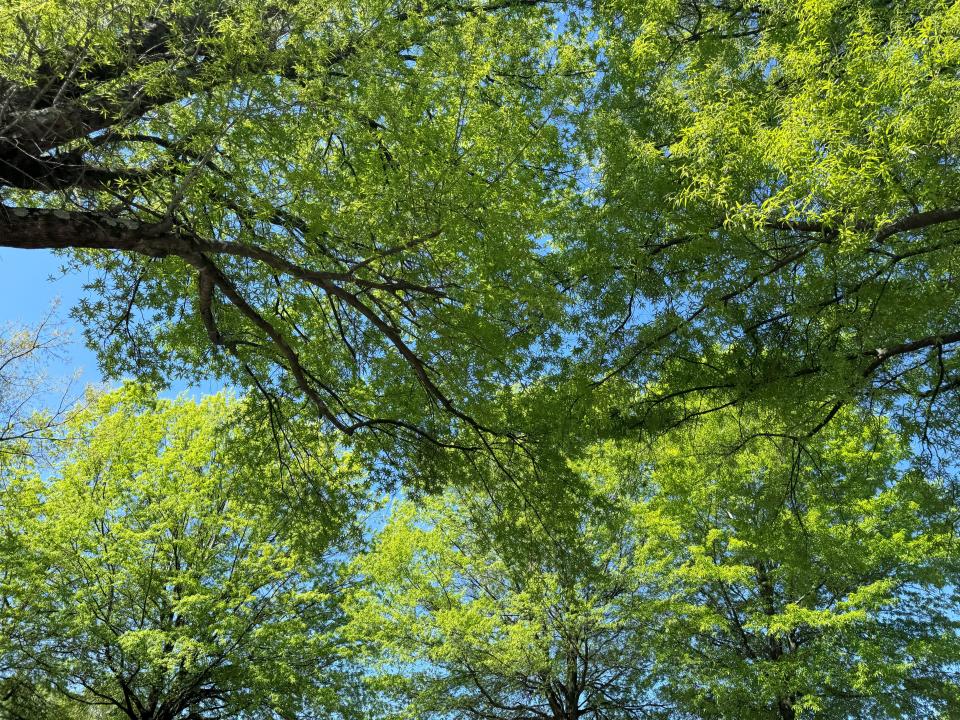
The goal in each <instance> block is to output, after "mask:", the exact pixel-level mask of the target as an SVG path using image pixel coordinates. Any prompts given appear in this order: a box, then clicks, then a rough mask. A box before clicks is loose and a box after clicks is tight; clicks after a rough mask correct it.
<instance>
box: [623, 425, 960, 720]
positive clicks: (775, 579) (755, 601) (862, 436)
mask: <svg viewBox="0 0 960 720" xmlns="http://www.w3.org/2000/svg"><path fill="white" fill-rule="evenodd" d="M771 420H772V418H770V417H765V416H763V415H754V416H750V417H745V416H741V417H739V418H734V417H732V416H730V415H729V414H721V415H716V416H711V419H710V420H709V421H706V422H701V423H700V424H698V425H696V426H695V427H693V426H692V427H690V428H689V429H688V430H686V431H684V432H680V433H674V434H672V435H671V436H669V437H668V438H666V439H665V440H664V441H662V442H661V443H659V444H658V445H657V446H656V447H655V448H653V452H652V453H647V454H645V462H646V463H647V468H648V469H647V471H646V472H645V473H644V474H645V475H646V476H647V478H648V482H649V483H650V485H649V488H648V490H647V494H646V497H645V498H643V499H642V500H641V501H640V502H638V503H637V504H636V506H635V508H636V511H637V513H638V520H637V521H636V522H637V524H638V526H640V527H644V528H645V529H646V537H647V538H649V540H648V545H647V548H646V550H645V552H647V553H649V554H651V555H652V556H655V557H660V558H663V559H664V561H665V562H668V563H669V565H670V569H669V571H668V572H665V573H664V574H663V576H662V582H663V583H664V586H663V590H664V591H669V592H671V593H672V600H671V603H670V617H669V619H668V620H667V621H666V622H665V623H664V625H663V627H662V637H661V642H659V643H658V649H657V657H658V663H659V672H660V677H661V678H662V681H663V683H664V693H665V696H666V697H669V698H670V699H671V700H672V701H673V702H675V703H676V704H677V705H678V706H679V708H680V709H684V710H688V711H690V712H692V713H693V714H694V715H695V716H697V717H702V718H742V719H744V720H747V719H750V718H783V719H787V718H824V719H828V718H837V719H841V718H853V717H856V718H860V717H869V718H878V719H879V718H904V717H940V716H943V717H952V716H953V714H954V713H956V712H957V711H958V710H960V668H958V666H957V662H956V660H957V658H958V657H960V619H958V616H957V612H956V608H957V600H958V598H957V597H956V587H955V585H956V582H957V579H958V575H957V571H958V565H957V558H958V547H957V540H956V531H955V528H956V523H957V521H958V514H957V507H956V503H955V499H954V497H953V495H952V492H954V491H955V489H954V490H952V489H951V488H950V487H948V486H945V485H943V484H941V483H939V482H933V481H929V480H927V479H925V478H924V477H923V476H922V475H921V474H920V473H918V472H916V471H914V470H912V469H910V467H909V464H908V462H907V460H908V455H907V451H906V448H905V446H904V444H903V443H902V441H901V440H900V439H899V438H898V437H897V436H895V435H894V434H892V433H891V432H890V430H889V428H888V427H887V425H886V424H885V423H884V422H882V421H880V420H879V419H876V418H867V419H861V418H859V417H857V415H856V414H854V413H852V412H843V413H840V414H839V415H838V417H837V418H836V419H835V421H834V423H833V424H831V425H830V426H829V430H828V431H825V432H824V433H823V434H822V435H821V436H820V437H819V438H818V440H817V441H816V442H810V443H808V444H807V445H805V446H804V447H803V448H802V449H798V447H797V446H796V445H794V444H793V443H790V442H788V441H786V440H784V439H782V438H776V437H770V436H764V435H763V434H760V435H758V436H754V437H753V439H750V440H746V441H744V440H743V439H742V438H743V434H742V432H743V428H744V426H745V425H746V426H747V427H750V428H753V429H760V428H765V427H769V426H770V422H771ZM607 450H608V451H610V452H608V453H607V457H608V459H607V462H608V463H610V462H611V460H610V458H611V457H614V456H615V455H616V452H615V451H613V449H612V448H608V449H607ZM620 452H621V454H622V457H623V460H620V461H613V465H614V466H616V465H618V464H619V466H620V467H621V469H622V470H621V471H623V470H624V469H625V470H626V472H628V473H629V472H636V465H635V463H636V450H635V449H634V450H631V451H630V452H629V453H627V452H626V451H624V450H621V451H620ZM938 713H941V715H938Z"/></svg>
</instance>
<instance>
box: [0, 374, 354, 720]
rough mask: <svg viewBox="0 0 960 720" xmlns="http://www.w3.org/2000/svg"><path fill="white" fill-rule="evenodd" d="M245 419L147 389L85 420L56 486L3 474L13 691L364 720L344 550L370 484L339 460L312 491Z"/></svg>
mask: <svg viewBox="0 0 960 720" xmlns="http://www.w3.org/2000/svg"><path fill="white" fill-rule="evenodd" d="M233 413H235V408H233V407H232V404H231V403H229V402H227V401H226V400H225V399H224V398H223V397H222V396H213V397H210V398H208V399H206V400H204V401H203V402H202V403H199V404H196V403H193V402H189V401H177V402H171V401H157V400H156V399H155V398H154V397H153V396H152V394H148V393H147V392H146V391H145V390H144V389H142V388H139V387H135V386H131V387H127V388H124V389H121V390H119V391H116V392H113V393H109V394H106V395H101V396H97V397H93V398H91V399H90V404H89V406H88V408H87V409H86V410H84V411H81V412H77V413H75V414H74V415H73V416H72V417H71V419H70V421H69V425H68V427H69V434H68V436H67V438H66V440H65V441H62V442H61V444H60V445H59V448H60V449H59V452H58V453H57V455H56V457H55V459H54V465H53V469H52V471H51V472H50V475H49V477H44V475H47V473H41V472H40V471H39V469H38V468H37V467H36V466H35V464H34V463H31V462H30V461H29V460H23V461H19V462H15V463H12V464H9V465H5V466H4V468H3V480H2V482H0V507H2V508H3V514H2V519H0V533H2V536H0V537H2V544H0V553H2V566H3V571H2V574H0V598H2V599H3V602H2V607H0V635H2V636H3V641H2V642H3V645H2V646H0V658H2V662H0V670H2V671H3V672H4V674H8V675H9V676H10V677H12V678H13V682H14V683H16V682H18V681H19V682H21V683H30V684H31V685H32V686H34V687H37V688H40V689H44V688H46V689H47V694H48V695H52V696H53V698H54V699H55V700H56V701H58V702H60V703H63V702H64V701H71V703H68V704H73V705H79V706H80V707H82V706H89V707H91V708H94V709H97V708H99V709H100V711H101V712H105V713H106V715H105V717H111V718H113V717H122V718H129V720H174V719H184V718H189V719H190V720H203V719H205V718H209V717H234V718H241V717H242V718H277V717H283V718H285V717H294V716H296V717H314V716H316V715H318V714H319V715H322V716H324V717H335V716H337V713H338V712H340V711H345V712H349V710H348V708H349V704H348V703H347V702H346V700H347V697H348V696H349V690H348V689H347V688H348V686H347V685H346V684H345V678H346V677H347V671H346V670H345V669H344V667H343V664H342V663H341V662H340V656H339V653H338V651H337V640H336V639H335V636H334V635H333V633H332V630H333V629H334V628H335V627H336V625H337V623H338V617H339V614H340V613H339V610H338V605H337V601H338V593H339V592H340V586H341V584H342V583H343V582H345V577H344V576H342V574H341V573H339V572H338V571H337V568H336V563H335V561H334V551H335V550H337V549H340V550H342V549H343V548H345V547H346V545H345V544H344V541H345V540H348V539H349V533H348V531H349V529H350V525H351V524H352V521H353V520H352V513H351V508H352V507H353V506H354V504H355V503H356V500H355V499H353V496H354V495H355V493H356V489H355V488H354V487H353V485H354V484H355V482H356V478H355V472H356V470H355V469H353V468H351V466H350V463H349V460H348V459H346V458H344V459H340V460H337V459H335V458H334V457H333V455H329V456H328V458H327V461H326V465H325V468H324V473H325V475H326V478H327V482H326V483H325V487H324V491H325V492H324V494H323V495H321V494H320V493H319V492H315V493H308V494H307V493H304V491H303V489H302V488H296V487H293V486H291V485H290V479H289V478H285V477H284V474H283V473H282V472H281V471H280V468H279V467H277V465H276V462H275V461H274V462H273V463H272V464H271V463H270V461H269V459H270V457H271V455H270V453H269V451H268V452H264V451H263V450H262V449H259V450H258V449H257V447H256V442H241V441H240V440H239V439H238V438H237V437H236V436H235V435H233V434H232V433H229V432H224V430H225V428H227V427H228V425H227V424H226V423H227V422H228V420H229V417H230V415H231V414H233ZM228 442H229V443H230V444H231V447H230V448H229V450H226V449H225V448H226V447H227V443H228ZM265 458H266V460H264V459H265ZM285 480H286V482H284V481H285ZM254 484H256V486H257V492H256V493H254V492H252V491H251V490H250V488H251V486H253V485H254ZM14 689H15V688H14ZM15 697H16V695H15ZM17 709H18V708H14V710H17ZM20 709H22V708H20Z"/></svg>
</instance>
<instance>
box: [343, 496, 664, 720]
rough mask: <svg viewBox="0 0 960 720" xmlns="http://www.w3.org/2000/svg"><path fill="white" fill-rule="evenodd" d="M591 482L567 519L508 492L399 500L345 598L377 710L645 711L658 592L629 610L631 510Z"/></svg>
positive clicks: (571, 714)
mask: <svg viewBox="0 0 960 720" xmlns="http://www.w3.org/2000/svg"><path fill="white" fill-rule="evenodd" d="M594 490H595V493H594V496H593V497H590V498H581V512H580V514H579V517H577V518H576V522H574V523H563V522H562V521H558V519H557V518H556V517H546V518H545V517H542V516H538V515H536V514H535V513H534V512H532V511H531V510H530V509H529V508H525V507H524V504H523V503H522V501H521V500H520V498H519V497H517V496H516V495H515V496H514V498H513V502H512V503H511V502H508V503H507V504H501V502H499V501H491V500H490V499H489V498H488V497H487V496H483V495H476V494H471V493H469V492H466V491H463V492H457V491H454V490H450V491H448V492H446V493H444V494H442V495H437V496H434V497H430V498H428V499H426V500H425V501H424V502H423V503H422V504H419V505H417V504H414V503H412V502H409V501H401V502H398V503H396V504H395V505H394V507H393V508H392V512H391V515H390V517H389V520H388V522H387V524H386V526H385V528H384V529H383V530H382V531H381V532H380V533H379V534H378V535H377V537H376V540H375V542H374V545H373V547H372V548H371V549H370V551H369V552H367V553H365V554H363V555H361V556H360V557H359V558H358V560H357V561H356V565H355V567H356V569H357V571H358V572H359V573H360V574H361V576H362V578H363V579H364V580H365V581H366V582H365V584H364V585H363V586H362V587H361V588H360V589H358V590H357V591H355V592H354V593H353V594H352V595H351V597H350V600H349V606H350V608H351V615H352V622H351V629H352V632H353V633H354V634H355V636H356V638H357V639H358V640H359V641H360V642H361V646H362V647H363V648H364V650H365V653H364V655H363V657H364V660H365V661H366V662H367V663H369V664H370V672H371V673H373V678H372V681H371V684H372V685H373V687H374V688H375V689H377V690H378V691H379V696H380V698H381V700H382V703H381V705H380V707H379V711H378V716H382V717H396V718H411V719H413V718H478V719H479V718H490V719H502V720H516V719H519V718H557V719H558V720H559V719H564V720H565V719H567V718H584V719H587V718H591V719H592V718H598V719H599V718H611V719H616V718H635V717H643V716H644V712H645V711H646V710H647V709H649V708H648V703H649V702H650V698H648V697H647V694H648V691H649V690H650V688H651V675H650V665H651V662H652V656H651V652H650V648H651V646H650V643H649V637H650V635H651V633H652V632H653V631H654V630H655V625H654V624H652V623H651V622H650V617H651V616H652V614H653V612H654V608H655V605H654V604H653V603H651V604H650V605H649V606H646V605H640V606H638V607H636V608H635V609H634V605H635V604H636V603H637V602H638V601H639V599H640V598H641V596H642V593H643V586H642V582H643V580H642V573H639V572H636V570H637V569H636V568H631V567H630V560H631V556H632V552H633V548H634V544H635V543H636V541H637V540H636V537H635V535H634V531H633V528H632V527H631V524H630V517H629V514H628V513H626V512H624V509H623V507H620V506H618V505H617V504H616V502H615V501H614V499H613V498H612V497H611V496H610V493H611V492H612V490H613V489H612V488H610V487H605V488H594ZM500 499H501V500H502V499H504V498H503V496H502V495H501V496H500ZM628 609H630V610H628Z"/></svg>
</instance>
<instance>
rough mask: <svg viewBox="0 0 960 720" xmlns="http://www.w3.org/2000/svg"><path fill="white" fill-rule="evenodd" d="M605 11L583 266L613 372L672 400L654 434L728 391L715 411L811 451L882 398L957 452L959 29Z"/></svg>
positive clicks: (664, 403) (927, 15) (842, 10)
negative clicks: (788, 418)
mask: <svg viewBox="0 0 960 720" xmlns="http://www.w3.org/2000/svg"><path fill="white" fill-rule="evenodd" d="M593 10H594V13H593V15H592V17H590V18H589V20H586V21H585V22H592V27H594V28H597V29H598V30H597V32H598V33H599V34H600V37H599V39H598V41H597V46H598V50H597V52H598V53H600V55H599V59H598V62H600V64H601V66H602V72H601V73H600V75H599V76H598V77H597V92H596V102H595V103H594V104H593V105H591V107H590V108H589V110H588V112H585V113H584V114H583V115H582V116H581V121H580V123H579V126H580V128H581V130H582V135H581V138H582V140H583V142H584V148H583V150H582V151H583V152H584V153H585V154H586V156H587V157H590V158H592V159H595V162H596V176H597V182H596V183H595V184H594V185H593V187H592V188H590V189H591V190H592V191H593V192H591V193H590V194H589V195H588V196H587V203H586V204H585V207H584V213H583V218H582V219H581V221H580V223H579V224H578V226H577V230H576V231H574V232H571V233H569V234H568V237H569V238H570V241H571V244H570V245H569V247H571V248H572V249H573V251H574V252H575V253H578V254H579V255H580V257H581V261H582V265H581V269H582V272H583V273H585V275H586V276H587V277H588V278H590V279H591V281H592V282H593V285H592V287H593V293H594V294H592V295H589V296H587V300H588V303H587V305H588V306H587V307H585V312H586V313H587V317H588V319H589V320H590V321H603V322H601V323H600V325H599V326H595V327H596V331H597V332H601V331H603V332H609V333H610V334H609V336H608V338H607V340H603V341H596V339H595V338H594V339H593V340H592V346H593V347H592V350H593V351H594V352H595V357H596V358H597V359H598V362H599V367H597V368H595V372H596V373H597V374H598V375H600V376H607V375H609V374H611V373H617V372H620V373H624V374H625V375H626V376H628V377H632V378H634V379H636V380H638V381H640V382H641V383H646V382H648V381H657V382H659V383H661V387H664V388H669V394H668V393H667V392H663V393H651V394H649V395H648V396H646V398H645V399H644V401H643V402H642V403H640V404H639V405H638V406H637V407H636V408H635V409H634V410H633V415H634V416H635V418H634V420H635V422H636V423H638V424H645V423H647V422H651V423H652V424H653V425H656V426H660V425H662V424H663V423H664V422H668V423H670V424H672V423H675V422H678V421H680V420H682V419H683V418H685V417H687V416H689V415H691V414H692V413H695V412H699V411H702V410H705V409H706V408H704V407H702V406H698V403H697V401H695V402H693V403H688V402H687V401H688V400H689V399H690V398H691V396H696V395H699V394H701V393H703V391H705V390H706V391H716V390H718V389H719V390H722V391H723V393H715V394H714V396H713V399H712V401H714V402H715V403H716V405H723V404H725V403H727V402H730V401H732V400H736V401H745V400H748V399H757V398H762V397H772V398H775V399H776V401H777V402H778V403H779V404H780V405H781V406H782V407H784V408H788V409H790V410H795V411H796V415H795V417H794V418H793V425H794V428H795V432H797V434H802V433H804V432H808V431H810V430H812V429H815V428H816V427H818V426H819V425H820V424H822V423H823V422H824V421H826V420H827V419H828V418H829V417H830V416H831V414H832V413H833V412H835V411H836V407H837V406H838V404H839V403H844V402H848V401H850V400H851V399H854V398H859V399H864V398H869V399H871V400H872V401H874V402H875V403H878V404H877V405H875V409H877V408H881V407H882V408H884V412H887V413H893V412H896V413H897V414H898V415H900V416H901V417H903V418H904V419H906V420H909V421H910V422H911V423H912V422H913V421H914V420H915V419H916V421H917V422H918V424H917V425H913V426H912V429H913V430H914V431H915V432H916V433H917V434H918V435H920V436H921V437H922V438H923V439H930V440H940V441H944V442H946V441H949V440H950V428H951V427H952V425H953V420H952V418H953V417H954V416H955V411H956V409H957V408H956V395H955V393H952V392H951V391H952V390H953V389H954V388H955V387H956V386H957V383H958V379H960V367H958V356H957V353H956V349H957V347H958V344H960V315H958V308H960V296H958V292H960V290H958V288H960V285H958V283H957V282H956V276H957V270H958V261H960V252H958V247H957V237H958V236H957V222H958V221H960V177H958V174H957V164H958V155H957V152H958V142H960V114H958V105H957V103H956V97H957V96H958V94H960V76H958V70H957V68H958V67H960V6H958V5H957V3H953V2H939V1H937V0H906V1H898V2H882V1H877V0H856V1H852V2H850V1H844V2H834V1H832V0H802V1H799V2H797V1H793V0H790V1H783V0H761V2H751V3H742V2H737V1H734V2H706V1H703V0H666V1H660V0H652V1H650V2H646V1H642V2H630V3H617V2H601V3H596V4H594V5H593ZM591 224H592V225H593V227H594V228H595V231H594V232H585V231H584V227H586V226H589V225H591ZM613 327H619V328H621V329H623V328H625V329H623V331H622V332H613V331H611V328H613ZM601 337H602V336H601ZM651 413H652V415H651ZM661 413H662V414H664V415H665V417H657V418H654V417H653V415H658V416H659V415H660V414H661ZM928 421H929V422H928ZM938 428H939V429H940V430H941V431H943V432H942V434H941V436H940V437H939V438H937V437H936V436H935V435H934V433H935V431H937V430H938Z"/></svg>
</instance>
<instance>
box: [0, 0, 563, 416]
mask: <svg viewBox="0 0 960 720" xmlns="http://www.w3.org/2000/svg"><path fill="white" fill-rule="evenodd" d="M538 4H539V3H538V2H530V1H529V0H518V1H517V2H513V1H508V2H503V3H500V2H496V3H488V4H484V3H476V4H474V3H464V4H462V5H461V4H449V3H443V2H440V3H431V2H427V3H422V2H419V0H418V1H408V0H401V1H400V2H386V1H383V2H381V1H380V0H372V1H370V0H364V1H363V2H359V3H358V2H345V1H340V0H338V1H335V2H324V3H316V2H276V1H267V2H264V1H263V0H226V1H225V2H220V1H212V0H184V1H183V2H175V3H155V2H140V1H138V0H120V1H118V2H114V3H109V4H106V5H105V4H104V3H103V2H101V1H100V0H79V1H74V0H46V1H44V2H39V3H36V2H22V3H21V2H14V3H13V5H12V6H11V5H10V4H9V3H7V5H6V6H5V7H4V8H2V9H0V56H2V57H3V58H4V63H3V64H2V66H0V93H2V94H3V97H4V98H6V99H5V100H4V101H3V102H2V103H0V127H2V128H4V130H3V133H2V137H0V199H4V198H6V199H7V200H6V202H7V204H8V206H11V205H16V206H18V209H15V210H10V211H9V212H4V211H0V245H10V246H15V247H29V248H75V249H76V248H79V249H80V250H77V252H76V253H75V254H73V255H72V258H73V262H74V264H75V265H76V266H77V267H79V268H83V269H84V270H88V269H91V268H93V269H95V270H97V271H102V274H99V279H97V280H95V281H94V282H93V284H92V285H91V288H90V289H91V293H90V295H89V297H88V299H87V301H86V302H84V304H83V305H82V306H81V307H80V308H79V309H78V311H77V317H78V318H80V319H81V320H82V321H83V322H84V323H85V324H86V326H87V329H88V340H90V341H91V343H92V344H94V345H95V346H97V347H98V348H99V349H100V351H101V359H102V361H103V364H104V367H105V369H106V371H107V372H108V373H110V374H113V375H123V374H125V373H129V372H136V373H137V374H138V377H141V378H146V377H149V378H150V379H151V380H154V381H159V380H161V379H166V378H170V377H176V376H195V375H196V374H197V373H198V372H199V373H200V374H203V375H208V374H210V373H211V372H213V373H218V374H222V375H223V376H225V377H227V378H229V379H230V380H231V381H233V382H236V383H241V384H243V385H245V386H247V387H251V388H254V389H256V390H258V391H259V392H260V393H261V394H262V395H263V394H265V395H267V397H269V398H270V399H271V400H273V401H275V402H276V401H279V400H280V399H282V398H285V397H288V396H292V397H294V398H295V399H297V400H300V401H307V402H308V403H309V404H310V405H312V411H313V413H314V414H316V413H317V412H318V411H319V413H320V415H322V416H323V417H324V418H325V419H326V420H327V421H329V422H330V423H331V424H333V425H335V426H337V427H339V428H340V429H342V430H345V431H347V432H352V431H353V430H356V429H359V428H361V427H368V426H371V425H372V426H374V427H376V428H378V429H382V430H386V431H391V432H394V433H404V434H407V435H409V434H410V433H413V434H423V433H429V434H431V435H445V434H446V433H447V431H448V429H449V428H448V425H449V423H450V420H451V417H457V416H458V415H459V418H460V420H461V421H465V422H466V424H467V426H470V425H475V424H476V423H480V422H482V421H483V419H484V418H483V412H482V409H481V408H480V407H478V403H477V401H478V400H482V399H483V398H484V396H486V395H488V394H489V393H491V392H493V391H495V390H496V389H497V388H498V387H499V386H500V384H501V383H503V382H504V381H511V380H513V379H516V378H519V377H521V376H522V374H523V373H525V372H529V371H533V372H536V371H538V368H539V364H538V363H539V360H538V357H537V353H532V352H531V351H532V349H533V345H534V343H535V342H536V341H537V340H538V339H540V337H541V335H542V334H543V333H544V332H545V330H546V329H547V328H549V327H550V326H551V324H552V323H554V322H556V321H557V319H558V317H559V312H560V307H561V306H562V303H563V299H562V297H560V296H559V295H558V294H557V293H556V292H555V290H554V289H553V288H552V283H553V278H552V276H551V275H550V274H549V269H550V268H549V266H548V265H547V264H546V262H545V260H544V258H543V257H542V254H541V252H540V245H541V243H542V242H543V236H544V233H545V232H546V227H547V223H548V220H549V219H550V218H551V217H552V215H553V214H554V213H555V211H556V209H557V208H558V207H559V205H558V203H557V201H559V200H560V199H561V197H562V195H563V193H564V190H565V188H566V186H567V185H568V181H567V180H566V179H565V177H564V175H563V174H562V173H561V172H560V171H561V170H562V166H563V163H564V161H565V156H564V154H563V152H562V143H561V139H560V131H559V130H558V129H557V127H556V126H555V124H554V123H553V122H551V119H552V118H554V117H555V115H556V112H557V110H556V109H557V107H558V105H559V104H561V103H562V102H563V99H564V97H565V96H566V94H567V92H568V91H567V89H566V88H567V86H568V85H569V84H570V82H571V81H570V80H568V79H567V78H565V77H564V75H563V73H562V72H561V71H562V70H563V67H562V66H563V62H564V61H563V60H562V58H557V57H556V54H555V52H554V51H555V47H556V40H555V39H554V37H553V35H552V30H551V28H552V25H553V16H552V14H551V12H550V11H549V10H548V9H543V8H541V7H538ZM544 7H547V8H548V7H549V3H544ZM52 207H60V208H62V210H60V211H58V212H52V211H51V210H50V208H52ZM94 277H98V273H96V272H95V273H94ZM451 413H453V414H452V416H451ZM467 414H469V416H470V417H469V419H467V418H466V417H465V416H466V415H467ZM460 424H461V425H462V424H463V423H462V422H461V423H460Z"/></svg>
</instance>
